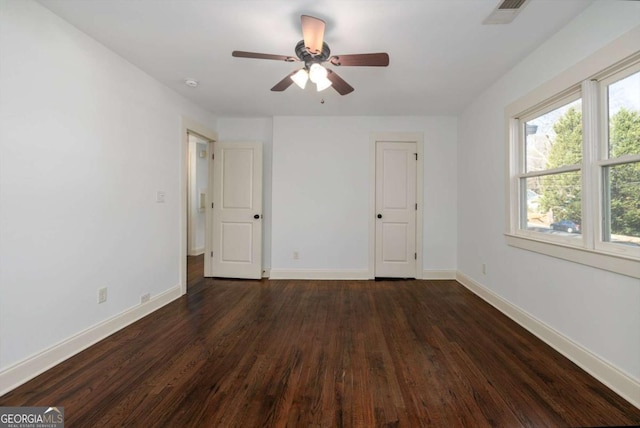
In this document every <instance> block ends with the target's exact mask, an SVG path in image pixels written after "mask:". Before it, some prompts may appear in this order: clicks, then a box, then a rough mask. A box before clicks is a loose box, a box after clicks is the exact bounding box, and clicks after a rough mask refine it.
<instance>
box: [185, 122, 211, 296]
mask: <svg viewBox="0 0 640 428" xmlns="http://www.w3.org/2000/svg"><path fill="white" fill-rule="evenodd" d="M181 119H182V120H181V135H182V146H181V150H180V156H181V162H180V165H181V171H180V251H179V257H180V260H178V266H179V269H178V275H179V280H180V294H186V293H187V221H188V219H187V211H188V208H187V194H188V192H189V185H188V183H187V176H188V174H189V133H192V134H197V135H199V136H201V137H203V138H204V139H207V140H209V141H216V140H217V139H218V134H217V133H216V132H215V131H213V130H211V129H209V128H208V127H206V126H204V125H202V124H201V123H199V122H197V121H195V120H193V119H191V118H189V117H187V116H182V118H181ZM209 145H211V143H209ZM209 175H211V170H209ZM207 250H208V248H207V244H206V237H205V252H206V251H207ZM209 251H210V250H209Z"/></svg>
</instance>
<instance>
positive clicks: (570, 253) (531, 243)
mask: <svg viewBox="0 0 640 428" xmlns="http://www.w3.org/2000/svg"><path fill="white" fill-rule="evenodd" d="M505 237H506V240H507V244H508V245H510V246H512V247H516V248H521V249H523V250H528V251H533V252H536V253H540V254H545V255H547V256H551V257H556V258H559V259H564V260H568V261H571V262H574V263H580V264H583V265H586V266H591V267H595V268H598V269H603V270H607V271H610V272H614V273H618V274H621V275H626V276H630V277H632V278H639V279H640V260H638V259H632V258H627V257H623V256H620V255H615V254H608V253H603V252H601V251H594V250H588V249H586V248H577V247H573V246H569V245H563V244H559V243H555V242H548V241H542V240H539V239H533V238H530V237H523V236H519V235H513V234H509V233H506V234H505Z"/></svg>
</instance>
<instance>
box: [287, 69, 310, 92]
mask: <svg viewBox="0 0 640 428" xmlns="http://www.w3.org/2000/svg"><path fill="white" fill-rule="evenodd" d="M291 80H293V82H294V83H295V84H296V85H298V86H299V87H300V89H304V88H305V86H307V80H309V73H307V70H305V69H304V68H301V69H300V70H298V72H297V73H296V74H294V75H293V76H291Z"/></svg>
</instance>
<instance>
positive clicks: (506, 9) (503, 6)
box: [482, 0, 529, 25]
mask: <svg viewBox="0 0 640 428" xmlns="http://www.w3.org/2000/svg"><path fill="white" fill-rule="evenodd" d="M528 2H529V0H502V1H501V2H500V4H498V6H496V8H495V9H494V10H493V12H491V15H489V16H488V17H487V19H485V20H484V21H482V23H483V24H485V25H486V24H508V23H510V22H511V21H513V20H514V19H515V17H516V15H517V14H518V13H519V12H520V11H521V10H522V8H523V7H524V6H525V5H526V4H527V3H528Z"/></svg>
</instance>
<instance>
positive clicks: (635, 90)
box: [608, 72, 640, 158]
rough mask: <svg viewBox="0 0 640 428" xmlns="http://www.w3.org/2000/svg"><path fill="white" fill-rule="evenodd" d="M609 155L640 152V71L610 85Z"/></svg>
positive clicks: (611, 156)
mask: <svg viewBox="0 0 640 428" xmlns="http://www.w3.org/2000/svg"><path fill="white" fill-rule="evenodd" d="M608 95H609V96H608V100H609V105H608V110H609V111H608V114H609V157H610V158H617V157H620V156H623V155H631V154H635V155H637V154H640V72H638V73H635V74H632V75H631V76H628V77H626V78H624V79H622V80H618V81H617V82H615V83H612V84H611V85H609V87H608Z"/></svg>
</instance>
